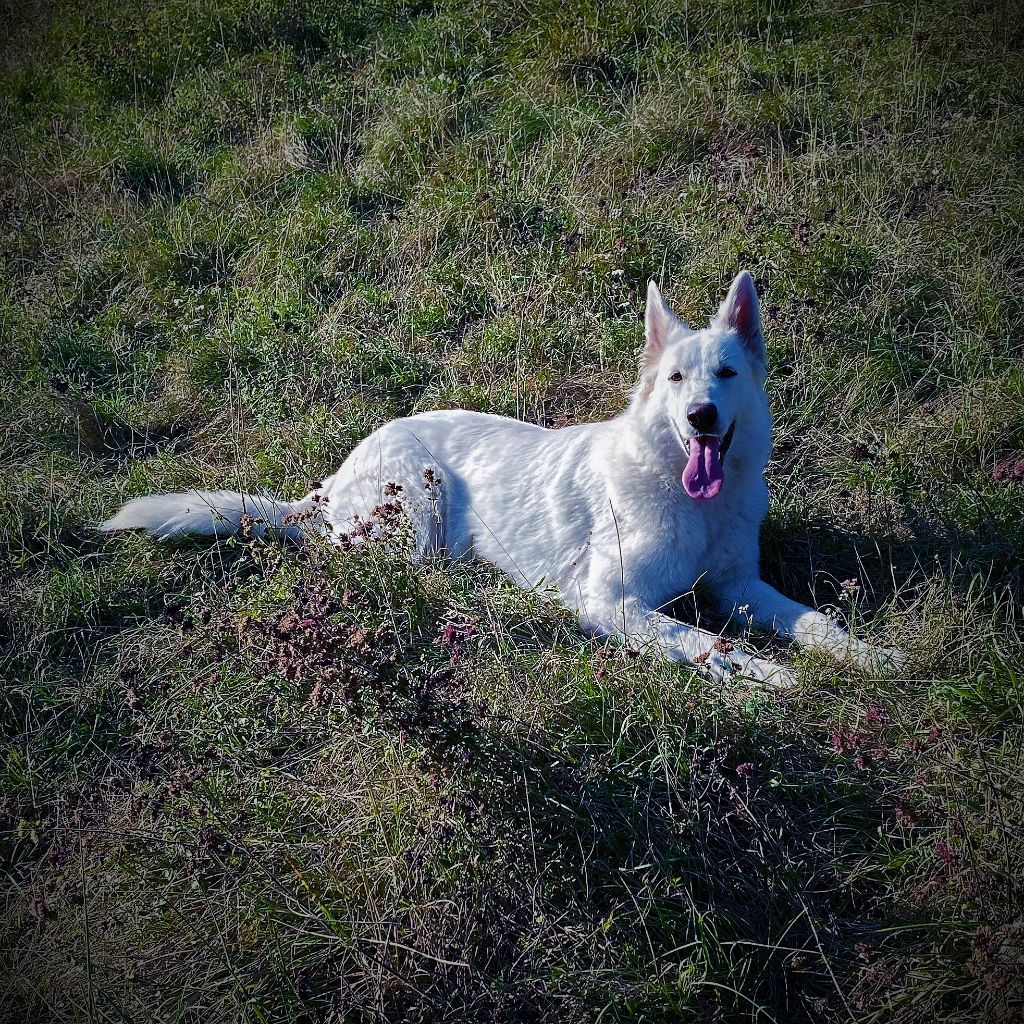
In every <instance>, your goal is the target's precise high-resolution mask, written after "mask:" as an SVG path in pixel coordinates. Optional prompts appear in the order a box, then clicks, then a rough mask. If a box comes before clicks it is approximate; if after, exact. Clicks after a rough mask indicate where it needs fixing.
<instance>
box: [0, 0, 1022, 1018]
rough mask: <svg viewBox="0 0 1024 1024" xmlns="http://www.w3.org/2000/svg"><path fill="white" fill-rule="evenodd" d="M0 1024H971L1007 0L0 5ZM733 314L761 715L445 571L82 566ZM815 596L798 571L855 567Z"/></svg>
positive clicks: (1007, 957) (1013, 888) (173, 563)
mask: <svg viewBox="0 0 1024 1024" xmlns="http://www.w3.org/2000/svg"><path fill="white" fill-rule="evenodd" d="M4 8H5V9H4V11H3V14H2V15H0V18H2V20H3V22H4V24H5V25H6V26H7V35H6V40H5V42H4V44H3V47H4V49H3V59H2V75H0V133H2V139H3V142H2V147H3V150H2V153H0V230H2V233H3V235H2V238H3V242H2V246H0V253H2V257H3V258H2V270H0V275H2V276H0V335H2V339H3V348H2V351H3V354H4V360H3V366H2V368H0V415H2V418H3V433H2V437H3V443H2V447H0V461H2V467H3V468H2V480H3V487H2V493H0V636H2V640H3V655H2V674H3V683H2V691H0V693H2V704H0V708H2V723H3V730H4V741H3V742H4V745H3V748H2V750H3V758H2V761H0V855H2V860H3V864H4V868H5V874H4V876H3V881H2V883H0V884H2V887H3V888H2V892H3V896H4V898H3V907H2V916H0V936H2V937H0V948H2V954H0V956H2V960H0V964H2V966H0V975H2V976H0V1016H3V1013H4V1012H6V1013H7V1014H8V1015H9V1018H10V1019H11V1020H12V1021H19V1022H29V1021H31V1022H35V1021H45V1020H55V1021H68V1022H70V1021H89V1022H93V1021H96V1022H99V1021H104V1022H106V1021H110V1022H115V1021H118V1022H123V1021H131V1022H136V1021H138V1022H143V1024H148V1022H154V1024H164V1022H170V1021H181V1022H193V1021H194V1022H204V1024H207V1022H220V1021H254V1022H255V1021H262V1022H296V1024H298V1022H321V1021H323V1022H325V1024H326V1022H350V1021H351V1022H373V1021H396V1022H397V1021H409V1022H434V1021H503V1022H519V1021H534V1022H542V1021H544V1022H546V1021H559V1022H577V1021H578V1022H583V1021H597V1020H601V1021H635V1022H641V1021H643V1022H665V1024H670V1022H689V1021H693V1022H698V1021H699V1022H702V1024H707V1022H725V1021H750V1022H768V1021H777V1022H779V1024H788V1022H799V1021H815V1022H819V1021H820V1022H831V1021H836V1022H843V1021H857V1022H861V1021H864V1022H869V1021H878V1022H883V1021H884V1022H900V1024H911V1022H916V1021H929V1022H934V1024H943V1022H945V1024H954V1022H956V1024H961V1022H970V1021H984V1022H986V1024H991V1022H999V1021H1005V1022H1010V1021H1018V1020H1021V1019H1024V904H1022V879H1024V815H1022V800H1024V782H1022V778H1024V623H1022V621H1021V611H1020V608H1021V601H1022V598H1024V577H1022V564H1024V562H1022V556H1024V530H1022V512H1024V363H1022V355H1024V231H1022V211H1024V188H1022V185H1024V172H1022V162H1021V159H1020V157H1021V154H1022V153H1024V113H1022V100H1024V31H1022V20H1021V17H1020V14H1021V12H1020V8H1019V6H1017V5H1015V4H1012V3H998V2H984V3H981V2H979V3H967V2H965V3H961V4H954V3H946V4H942V3H935V4H928V3H924V2H922V3H914V2H910V0H907V2H901V0H893V2H886V0H882V2H873V3H862V2H859V0H771V2H769V0H764V2H763V3H755V2H752V0H720V2H714V0H665V2H662V3H658V4H655V5H651V6H650V8H649V9H644V6H643V5H639V4H635V3H632V2H622V0H591V2H590V3H585V2H580V3H576V2H573V3H556V2H553V0H548V2H542V3H523V2H511V0H508V2H495V0H478V2H477V3H474V4H461V3H451V2H440V0H439V2H436V3H432V2H429V0H421V2H414V3H398V2H395V0H378V2H373V3H370V2H351V3H335V2H328V0H305V2H295V3H286V2H284V0H252V2H247V0H205V2H203V3H200V2H198V0H161V2H154V0H140V2H139V3H135V4H129V3H116V2H113V0H96V2H93V3H88V4H87V3H80V4H71V3H64V4H57V3H54V4H48V5H43V6H41V7H39V8H38V9H34V8H31V7H29V8H26V7H25V5H22V4H16V3H14V2H13V0H7V2H6V3H5V4H4ZM740 267H747V268H748V269H749V270H750V271H751V272H752V273H753V274H754V276H755V279H756V281H757V283H758V286H759V288H760V289H761V293H762V302H763V309H764V312H765V329H766V334H767V338H768V347H769V357H770V363H771V371H770V376H769V384H768V387H769V392H770V397H771V402H772V406H773V409H774V411H775V415H776V447H775V454H774V455H773V458H772V462H771V464H770V467H769V483H770V485H771V489H772V506H771V511H770V514H769V518H768V521H767V522H766V524H765V527H764V531H763V548H764V574H765V576H766V578H767V579H769V580H770V581H771V582H772V583H774V584H776V585H778V586H779V587H781V588H782V589H783V590H785V591H786V592H787V593H788V594H789V595H790V596H792V597H795V598H798V599H801V600H805V601H808V602H811V601H813V602H816V603H817V604H818V605H819V606H822V607H825V606H829V607H832V608H833V609H834V611H835V613H836V614H837V615H838V616H840V617H841V618H842V619H845V620H847V621H849V622H850V624H851V626H852V628H853V629H855V630H856V631H857V632H858V633H860V634H863V635H866V636H870V637H874V638H877V639H878V640H879V641H880V642H882V643H885V644H886V645H895V646H899V647H901V648H903V649H904V650H906V651H907V652H908V653H909V655H910V657H911V663H910V668H909V669H908V670H907V672H906V673H905V674H904V675H902V676H901V677H900V678H898V679H895V680H892V681H888V682H877V681H872V680H871V679H868V678H864V677H861V676H857V675H855V674H852V673H850V672H844V671H841V670H840V669H838V668H837V667H836V666H835V665H834V664H833V663H831V662H829V661H827V660H826V659H823V658H814V657H809V656H807V655H803V656H798V655H796V654H795V653H794V652H791V651H788V650H783V651H782V652H781V655H780V656H781V657H783V658H784V659H786V660H788V661H792V662H793V663H795V664H796V666H797V668H798V671H799V675H800V680H801V682H800V685H799V686H798V687H797V688H796V689H794V690H791V691H786V692H784V693H782V694H772V693H763V692H751V691H749V690H745V689H743V688H742V687H739V686H732V687H728V688H725V689H723V688H721V687H719V686H717V685H712V684H710V683H708V682H707V681H706V680H704V679H702V678H701V677H700V676H699V675H696V674H694V673H693V672H692V671H691V670H688V669H686V668H684V667H680V666H667V665H660V664H653V663H652V662H650V661H649V660H648V659H647V658H645V657H642V656H637V655H636V654H635V653H633V652H630V651H629V650H626V649H624V648H623V647H621V646H618V645H615V644H603V643H599V642H597V641H593V640H588V639H586V638H585V637H583V636H582V634H581V632H580V630H579V627H578V625H577V624H576V623H575V621H574V620H573V618H572V616H571V615H569V614H568V613H567V612H565V611H564V610H561V609H559V608H557V607H555V606H552V605H551V604H549V603H547V602H546V601H544V600H543V599H542V597H541V596H540V595H536V594H527V593H523V592H520V591H518V590H516V589H515V588H514V587H513V586H512V585H511V584H510V583H509V582H507V581H506V580H505V579H504V578H503V577H501V576H500V574H498V573H497V572H496V571H495V570H493V569H490V568H488V567H487V566H486V565H482V564H459V565H445V564H429V565H417V564H413V563H411V562H410V560H409V558H408V557H407V552H406V550H405V546H404V545H403V543H401V538H398V539H392V540H383V541H380V542H378V543H376V544H372V545H370V546H368V547H367V548H366V549H364V550H362V551H358V552H350V553H341V552H337V551H328V550H324V549H323V548H321V547H319V546H312V547H307V548H306V549H304V550H301V551H297V550H283V549H280V548H277V547H274V546H267V545H259V544H252V543H246V542H244V541H242V540H240V541H238V542H231V543H226V544H221V545H219V546H217V547H212V548H211V547H205V546H202V545H179V546H161V545H159V544H156V543H153V542H151V541H148V540H146V539H144V538H141V537H137V536H128V537H115V538H104V537H101V536H99V535H97V534H96V532H94V530H93V526H94V524H96V523H97V522H99V521H100V520H102V519H103V518H105V517H107V516H108V515H110V514H111V513H112V512H113V511H114V510H115V509H116V508H117V506H118V503H119V502H120V501H122V500H123V499H125V498H128V497H132V496H136V495H140V494H145V493H149V492H154V491H161V490H182V489H189V488H192V487H198V486H202V487H222V486H227V487H232V488H235V489H242V490H263V491H266V492H269V493H273V494H279V495H282V496H285V497H293V496H297V495H298V494H300V493H303V492H305V491H306V490H307V489H308V485H309V482H310V481H312V480H316V479H319V478H320V477H321V476H323V475H326V474H328V473H330V472H331V471H332V470H333V469H334V468H336V466H337V465H338V464H340V462H341V460H342V459H343V458H344V456H345V455H346V454H347V453H348V451H349V450H350V449H351V447H352V446H353V445H354V444H355V442H356V441H357V440H358V439H359V438H361V437H362V436H364V435H365V434H366V433H368V432H369V431H370V430H372V429H373V428H374V427H376V426H377V425H379V424H381V423H382V422H384V421H386V420H388V419H390V418H392V417H394V416H398V415H403V414H407V413H410V412H412V411H419V410H425V409H432V408H444V407H450V406H461V407H466V408H474V409H482V410H488V411H493V412H497V413H505V414H509V415H515V416H519V417H522V418H525V419H528V420H531V421H535V422H541V423H544V424H546V425H549V426H559V425H563V424H568V423H574V422H579V421H585V420H589V419H596V418H601V417H605V416H608V415H611V414H614V413H615V412H617V411H618V410H619V409H621V408H622V407H623V404H624V400H625V395H626V392H627V389H628V388H629V386H630V385H631V384H632V382H633V379H634V373H635V370H636V359H637V354H638V351H639V347H640V341H641V323H640V314H641V307H642V300H643V294H644V289H645V287H646V283H647V281H648V279H649V278H651V277H654V278H657V279H658V280H660V281H661V282H662V283H663V287H664V291H665V294H666V296H667V297H668V299H669V300H670V301H671V302H672V303H673V305H674V306H675V307H676V308H677V309H678V310H679V311H680V313H681V315H683V316H685V317H687V318H688V319H690V320H692V321H693V322H699V321H701V320H703V319H705V318H706V317H707V316H708V315H709V314H710V312H711V311H712V309H713V308H714V307H715V305H716V304H717V302H718V301H719V299H720V298H721V297H722V295H723V294H724V289H725V287H726V286H727V284H728V282H729V281H730V280H731V278H732V276H733V275H734V274H735V272H736V271H737V269H739V268H740ZM844 581H855V582H854V583H851V582H846V583H845V585H844Z"/></svg>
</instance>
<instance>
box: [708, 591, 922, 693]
mask: <svg viewBox="0 0 1024 1024" xmlns="http://www.w3.org/2000/svg"><path fill="white" fill-rule="evenodd" d="M715 599H716V604H717V607H718V610H719V611H721V612H722V613H723V614H727V615H728V614H732V613H734V612H736V611H738V610H740V609H743V614H744V615H746V616H747V617H749V621H750V622H751V623H752V624H753V625H754V626H756V627H757V628H758V629H763V630H770V631H772V632H775V633H778V634H779V635H780V636H784V637H786V638H787V639H789V640H793V641H795V642H796V643H798V644H801V645H803V646H805V647H822V648H824V649H825V650H826V651H828V652H829V653H830V654H831V655H832V656H833V657H834V658H835V659H836V660H837V661H840V662H850V663H853V664H856V665H859V666H860V667H861V668H862V669H864V670H865V671H867V672H873V673H877V674H881V675H889V674H893V673H895V672H898V671H899V670H900V669H901V668H902V667H903V665H904V664H905V662H906V655H904V654H903V653H902V652H901V651H895V650H887V649H886V648H884V647H874V646H872V645H871V644H868V643H865V642H864V641H863V640H858V639H856V638H855V637H852V636H850V634H849V633H847V632H846V630H845V629H843V628H842V627H841V626H840V625H839V624H838V623H837V622H835V621H834V620H832V619H830V618H829V617H828V616H827V615H823V614H822V613H821V612H819V611H815V610H814V609H813V608H808V607H807V606H806V605H802V604H800V603H799V602H798V601H792V600H790V599H789V598H788V597H786V596H785V594H780V593H779V591H777V590H776V589H775V588H774V587H772V586H770V585H769V584H767V583H765V582H764V580H762V579H759V578H758V577H751V578H749V579H746V580H733V581H730V582H729V583H726V584H722V585H719V586H718V587H717V588H716V593H715Z"/></svg>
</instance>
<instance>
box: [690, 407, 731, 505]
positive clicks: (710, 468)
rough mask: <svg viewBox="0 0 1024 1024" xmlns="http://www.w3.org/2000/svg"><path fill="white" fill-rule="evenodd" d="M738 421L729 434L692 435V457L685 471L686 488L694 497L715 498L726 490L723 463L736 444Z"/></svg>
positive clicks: (701, 498) (727, 432) (728, 431)
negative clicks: (720, 435)
mask: <svg viewBox="0 0 1024 1024" xmlns="http://www.w3.org/2000/svg"><path fill="white" fill-rule="evenodd" d="M735 429H736V421H735V420H733V421H732V423H731V424H730V425H729V429H728V430H727V431H726V432H725V437H717V436H716V435H714V434H698V435H697V436H696V437H691V438H690V445H689V449H690V450H689V456H688V457H687V460H686V468H685V469H684V470H683V490H685V491H686V493H687V494H688V495H689V496H690V497H691V498H697V499H699V500H706V499H708V498H714V497H715V496H716V495H717V494H718V492H719V491H720V490H721V489H722V482H723V481H724V480H725V473H724V472H723V471H722V463H723V462H724V461H725V455H726V452H728V451H729V445H731V444H732V435H733V431H734V430H735Z"/></svg>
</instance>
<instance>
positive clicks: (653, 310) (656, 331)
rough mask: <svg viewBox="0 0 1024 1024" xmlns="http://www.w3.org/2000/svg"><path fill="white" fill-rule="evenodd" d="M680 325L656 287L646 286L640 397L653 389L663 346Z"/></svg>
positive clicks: (651, 284)
mask: <svg viewBox="0 0 1024 1024" xmlns="http://www.w3.org/2000/svg"><path fill="white" fill-rule="evenodd" d="M680 326H682V324H681V323H680V321H679V320H678V319H677V318H676V315H675V313H673V312H672V310H671V309H669V308H668V305H667V304H666V303H665V300H664V299H663V298H662V297H661V292H660V291H659V290H658V286H657V285H656V284H655V283H654V281H651V282H650V284H648V286H647V308H646V310H645V311H644V350H643V352H642V353H641V354H640V395H641V397H643V396H644V395H646V394H647V393H648V392H649V391H650V390H651V388H652V387H654V373H655V371H656V370H657V368H658V361H659V360H660V359H661V354H662V352H664V351H665V344H666V342H667V341H668V337H669V335H670V334H671V333H672V331H673V329H674V328H676V327H680Z"/></svg>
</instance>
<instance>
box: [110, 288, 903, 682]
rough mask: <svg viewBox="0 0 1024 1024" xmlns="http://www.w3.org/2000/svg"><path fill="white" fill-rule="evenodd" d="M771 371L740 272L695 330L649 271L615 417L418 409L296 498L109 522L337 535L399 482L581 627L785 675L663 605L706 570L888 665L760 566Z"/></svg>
mask: <svg viewBox="0 0 1024 1024" xmlns="http://www.w3.org/2000/svg"><path fill="white" fill-rule="evenodd" d="M765 372H766V371H765V346H764V337H763V335H762V332H761V318H760V311H759V305H758V298H757V292H756V290H755V288H754V282H753V280H752V279H751V277H750V275H749V274H748V273H746V271H743V272H741V273H740V274H739V275H738V276H737V277H736V279H735V280H734V281H733V283H732V287H731V288H730V290H729V294H728V296H727V297H726V299H725V301H724V302H723V303H722V305H721V307H720V309H719V310H718V313H717V314H716V315H715V317H714V318H713V319H712V320H711V323H710V325H709V326H708V327H706V328H704V329H703V330H699V331H693V330H691V329H690V328H689V327H687V326H686V324H684V323H682V322H681V321H680V320H678V319H676V317H675V316H674V314H673V313H672V312H671V310H670V309H669V308H668V307H667V306H666V305H665V303H664V301H663V300H662V298H661V294H660V292H659V291H658V288H657V286H656V285H655V284H654V282H653V281H652V282H651V285H650V288H649V290H648V294H647V312H646V344H645V347H644V350H643V356H642V360H641V376H640V381H639V383H638V385H637V387H636V389H635V391H634V392H633V395H632V399H631V401H630V403H629V407H628V408H627V409H626V411H625V412H623V413H622V414H621V415H619V416H617V417H615V418H614V419H611V420H608V421H606V422H600V423H588V424H584V425H581V426H574V427H566V428H564V429H561V430H546V429H544V428H543V427H539V426H535V425H533V424H530V423H522V422H519V421H518V420H512V419H506V418H504V417H500V416H489V415H485V414H482V413H476V412H466V411H463V410H451V411H443V412H427V413H421V414H419V415H416V416H410V417H408V418H407V419H399V420H392V421H391V422H390V423H386V424H385V425H384V426H383V427H381V428H380V429H379V430H377V431H376V432H375V433H373V434H371V435H370V436H369V437H368V438H366V439H365V440H364V441H362V442H361V443H360V444H359V445H357V446H356V448H355V450H354V451H353V452H352V454H351V455H349V457H348V459H346V461H345V463H344V464H343V465H342V467H341V468H340V469H339V470H338V471H337V473H335V474H334V475H333V476H332V477H329V478H328V479H326V480H324V481H323V483H322V484H321V486H320V488H318V490H317V491H314V492H313V493H312V494H309V495H307V496H306V497H305V498H303V499H301V500H300V501H297V502H294V503H291V504H289V503H285V502H279V501H275V500H273V499H269V498H263V497H253V496H250V495H242V494H236V493H233V492H230V491H219V492H197V491H194V492H191V493H189V494H165V495H158V496H154V497H148V498H138V499H136V500H135V501H131V502H129V503H128V504H127V505H125V506H124V508H122V509H121V511H120V512H119V513H118V514H117V515H116V516H114V518H113V519H111V520H109V521H108V522H106V523H104V524H103V527H102V528H103V529H105V530H125V529H134V528H142V529H145V530H148V531H149V532H150V533H153V534H156V535H157V536H159V537H161V538H169V537H175V536H178V535H181V534H199V535H206V536H224V535H228V534H231V533H235V532H237V531H238V530H239V528H240V525H241V523H242V519H243V516H247V515H248V516H250V517H253V518H254V519H255V520H256V530H257V531H258V532H262V531H264V530H269V531H273V532H276V533H278V534H281V533H283V534H286V535H290V536H300V535H301V533H302V527H300V526H296V525H294V519H295V517H296V516H299V518H300V519H301V518H308V514H309V510H311V509H314V508H315V509H317V510H319V515H318V517H317V518H318V519H319V520H320V522H321V524H323V525H324V529H325V530H326V532H327V534H328V536H330V537H331V538H332V539H334V540H337V539H338V538H339V536H350V535H351V534H352V532H353V530H354V531H355V533H356V534H357V535H360V534H362V535H365V533H366V532H367V530H368V529H369V528H370V527H369V524H371V523H372V522H373V521H374V516H375V510H377V509H378V508H379V506H381V505H382V503H385V502H388V501H389V500H390V499H389V495H393V494H394V493H395V490H396V488H395V486H394V485H396V484H397V485H400V492H401V495H402V498H403V503H404V504H405V506H406V509H407V511H409V512H410V514H411V516H412V519H413V526H414V528H415V530H416V539H417V547H418V550H419V552H420V553H421V555H424V556H427V555H430V554H433V553H437V552H442V551H443V552H446V553H448V554H449V555H451V556H454V557H456V558H461V557H468V556H476V557H480V558H485V559H487V560H488V561H490V562H493V563H494V564H495V565H498V566H500V567H501V568H502V569H503V570H504V571H505V572H507V573H508V574H509V576H511V577H512V579H514V580H515V581H516V582H517V583H518V584H519V585H520V586H524V587H536V586H543V587H554V588H556V589H557V591H558V593H559V594H560V595H561V598H562V600H563V601H565V603H566V604H568V605H570V606H571V607H572V608H574V609H575V610H576V611H577V612H578V613H579V616H580V619H581V621H582V623H583V626H584V628H585V629H586V630H588V631H589V632H591V633H595V634H599V635H614V636H623V637H629V638H630V639H631V640H632V641H633V642H637V641H640V642H644V643H646V644H651V645H654V646H656V647H657V648H658V649H660V651H661V652H662V653H663V654H664V655H665V656H666V657H668V658H672V659H676V660H681V661H687V662H691V663H694V664H700V665H703V666H704V668H705V669H706V670H708V671H709V672H710V673H712V675H713V676H715V677H716V678H720V679H722V678H726V677H728V676H731V675H733V674H734V673H739V674H741V675H743V676H745V677H747V678H750V679H753V680H757V681H761V682H767V683H773V684H777V685H784V684H786V683H788V682H790V681H791V679H792V676H791V674H790V672H789V671H788V670H787V669H785V668H782V667H781V666H779V665H777V664H775V663H773V662H771V661H767V660H764V659H761V658H757V657H754V656H752V655H750V654H748V653H746V652H744V651H742V650H740V649H739V648H738V647H733V646H732V645H731V644H730V643H728V642H725V641H723V639H722V638H721V637H720V636H719V635H718V634H715V633H712V632H708V631H705V630H703V629H699V628H697V627H695V626H691V625H687V624H685V623H683V622H679V621H677V620H676V619H674V618H671V617H669V616H668V615H664V614H662V613H661V612H660V611H659V610H658V609H660V608H662V607H664V606H665V605H667V604H669V603H671V602H672V601H673V600H674V599H675V598H677V597H679V596H680V595H682V594H685V593H688V592H690V591H691V590H692V589H693V587H694V586H695V585H696V584H697V583H698V581H700V583H701V585H702V587H703V588H704V589H706V590H707V591H708V592H709V593H710V595H711V597H712V599H713V601H714V604H715V608H716V610H717V611H719V612H721V613H724V614H732V613H733V612H734V611H735V610H736V609H740V608H742V609H743V611H744V615H745V616H746V617H747V621H749V622H751V623H752V624H753V625H754V626H756V627H758V628H762V629H766V630H775V631H776V632H778V633H780V634H781V635H782V636H784V637H787V638H789V639H792V640H795V641H797V642H798V643H801V644H809V645H815V646H819V647H823V648H825V649H826V650H828V651H829V652H830V653H831V654H833V655H834V656H835V657H837V658H838V659H840V660H844V661H852V662H854V663H857V664H859V665H860V666H862V667H864V668H867V669H869V670H872V671H883V670H891V669H894V668H897V667H899V665H900V663H901V660H902V658H901V655H900V654H899V653H898V652H896V651H886V650H882V649H878V648H873V647H871V646H869V645H867V644H865V643H863V642H861V641H859V640H856V639H854V638H852V637H851V636H849V634H847V633H846V632H845V631H844V630H843V629H841V628H840V627H839V626H838V625H837V624H836V623H835V622H834V621H833V620H831V619H830V618H828V617H827V616H825V615H823V614H821V613H820V612H817V611H814V610H813V609H811V608H807V607H804V606H803V605H801V604H798V603H797V602H795V601H791V600H789V598H787V597H784V596H783V595H782V594H780V593H779V592H778V591H777V590H775V589H773V588H772V587H770V586H769V585H768V584H767V583H765V582H764V581H763V580H761V578H760V575H759V571H758V560H759V542H758V532H759V529H760V526H761V521H762V520H763V519H764V516H765V512H766V511H767V508H768V489H767V487H766V485H765V481H764V468H765V463H766V462H767V460H768V455H769V452H770V450H771V415H770V413H769V410H768V400H767V397H766V395H765V391H764V382H765ZM425 479H426V481H427V484H426V486H425V484H424V480H425ZM388 485H391V486H388ZM302 513H306V516H305V517H304V516H303V515H302ZM378 514H379V513H378ZM321 517H322V518H321ZM360 524H362V526H360Z"/></svg>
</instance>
